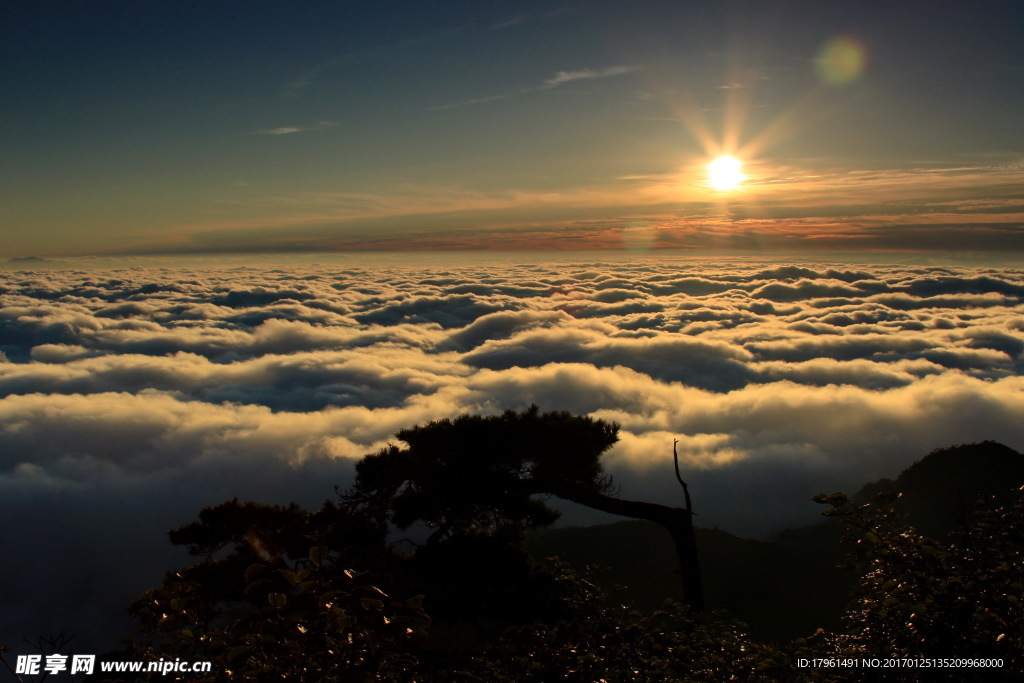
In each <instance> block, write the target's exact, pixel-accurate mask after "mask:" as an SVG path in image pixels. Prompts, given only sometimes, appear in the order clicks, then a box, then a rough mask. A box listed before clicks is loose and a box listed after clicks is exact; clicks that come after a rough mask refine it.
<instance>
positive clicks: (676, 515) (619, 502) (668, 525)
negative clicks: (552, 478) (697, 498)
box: [551, 485, 704, 612]
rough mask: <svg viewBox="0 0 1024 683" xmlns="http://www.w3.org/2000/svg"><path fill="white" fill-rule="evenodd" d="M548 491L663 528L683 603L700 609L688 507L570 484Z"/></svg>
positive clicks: (701, 594)
mask: <svg viewBox="0 0 1024 683" xmlns="http://www.w3.org/2000/svg"><path fill="white" fill-rule="evenodd" d="M551 493H553V494H554V495H556V496H558V497H559V498H562V499H564V500H570V501H572V502H574V503H579V504H580V505H585V506H587V507H589V508H593V509H595V510H601V511H602V512H608V513H611V514H613V515H619V516H622V517H632V518H633V519H645V520H647V521H649V522H654V523H655V524H660V525H661V526H662V527H664V528H665V530H666V531H668V533H669V535H670V536H671V537H672V543H673V544H674V545H675V549H676V558H677V559H678V561H679V574H680V577H681V578H682V586H683V602H684V603H686V604H687V605H689V606H690V609H692V610H693V611H694V612H703V611H704V582H703V580H702V578H701V571H700V558H699V557H698V555H697V539H696V536H695V534H694V530H693V514H692V513H691V512H690V511H689V510H686V509H684V508H676V507H669V506H667V505H660V504H658V503H647V502H643V501H637V500H623V499H621V498H613V497H611V496H606V495H604V494H601V493H596V492H594V491H590V490H586V489H585V488H583V487H577V486H572V485H566V486H561V487H558V490H554V491H551Z"/></svg>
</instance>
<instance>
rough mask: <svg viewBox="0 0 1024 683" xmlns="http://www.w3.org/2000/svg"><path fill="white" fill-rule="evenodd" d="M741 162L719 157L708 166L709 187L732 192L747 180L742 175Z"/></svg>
mask: <svg viewBox="0 0 1024 683" xmlns="http://www.w3.org/2000/svg"><path fill="white" fill-rule="evenodd" d="M741 165H742V164H740V162H739V161H737V160H736V159H733V158H732V157H728V156H726V157H718V158H717V159H715V160H714V161H712V162H711V163H710V164H708V185H710V186H711V188H712V189H715V190H731V189H733V188H734V187H736V186H737V185H739V184H740V183H741V182H743V179H744V178H746V176H744V175H743V174H742V173H740V166H741Z"/></svg>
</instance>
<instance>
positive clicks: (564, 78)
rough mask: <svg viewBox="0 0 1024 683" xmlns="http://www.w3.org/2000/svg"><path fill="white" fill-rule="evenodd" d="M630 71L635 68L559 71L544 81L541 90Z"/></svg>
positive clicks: (611, 67) (614, 67) (618, 67)
mask: <svg viewBox="0 0 1024 683" xmlns="http://www.w3.org/2000/svg"><path fill="white" fill-rule="evenodd" d="M630 71H636V67H630V66H610V67H608V68H607V69H600V70H596V71H595V70H594V69H580V70H578V71H559V72H558V73H556V74H555V75H554V76H552V77H551V78H549V79H547V80H546V81H544V85H542V86H541V88H542V89H545V90H547V89H550V88H557V87H558V86H560V85H564V84H566V83H572V82H573V81H589V80H594V79H597V78H610V77H612V76H621V75H622V74H626V73H629V72H630Z"/></svg>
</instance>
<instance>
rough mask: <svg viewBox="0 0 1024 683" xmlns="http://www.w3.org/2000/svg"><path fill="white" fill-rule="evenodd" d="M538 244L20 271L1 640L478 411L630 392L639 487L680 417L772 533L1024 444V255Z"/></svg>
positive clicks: (599, 401)
mask: <svg viewBox="0 0 1024 683" xmlns="http://www.w3.org/2000/svg"><path fill="white" fill-rule="evenodd" d="M531 258H532V259H534V260H531V261H529V262H522V263H519V264H518V265H514V264H497V263H492V264H488V263H474V262H473V260H472V259H464V260H462V261H454V262H445V263H444V264H433V265H428V264H427V263H426V262H425V261H422V260H421V261H419V262H416V261H410V262H403V261H401V260H400V259H390V260H385V259H381V260H379V262H369V261H367V260H366V258H365V257H360V260H345V259H343V258H341V257H338V258H335V259H334V260H332V261H325V262H324V263H321V264H319V265H314V264H310V263H308V262H306V263H302V262H298V261H296V262H295V263H289V264H279V265H276V266H273V267H266V266H260V267H256V266H252V267H233V268H226V267H224V268H214V267H202V266H185V265H182V266H179V267H173V268H168V267H155V266H146V264H145V262H141V263H142V265H141V266H138V265H136V266H134V267H130V268H123V269H113V270H105V271H99V270H90V269H84V268H68V269H65V270H48V271H42V270H40V271H34V272H33V271H22V272H6V273H0V297H2V302H3V305H2V308H0V397H2V398H0V492H2V494H0V512H2V514H3V515H4V518H5V519H8V520H11V523H10V524H9V525H8V530H7V534H6V539H5V541H6V543H7V544H8V547H9V548H12V549H15V550H13V551H12V552H11V553H9V554H8V559H6V560H5V561H4V562H3V563H0V580H4V581H6V583H5V585H8V586H17V587H19V590H16V591H7V592H6V593H8V595H5V596H4V598H3V601H4V605H3V613H4V614H5V622H6V624H8V625H9V626H7V628H8V630H7V631H4V632H2V633H0V642H13V641H12V638H14V637H20V635H37V634H38V633H45V632H47V630H49V631H56V630H59V629H61V628H64V629H68V630H74V631H79V632H80V633H83V634H84V633H87V632H94V633H103V632H105V630H106V632H110V631H111V630H116V628H122V627H123V628H127V624H124V623H123V622H119V621H118V619H120V618H121V616H120V613H119V612H118V610H119V609H120V608H121V607H122V606H123V605H125V604H127V600H128V599H129V598H130V597H132V596H133V595H134V594H137V593H139V592H141V591H142V590H144V589H145V588H146V587H148V586H149V585H152V584H154V583H156V582H157V581H159V579H160V576H161V573H162V571H163V570H165V569H167V568H168V567H169V566H170V565H172V564H174V563H180V562H182V561H183V558H182V557H181V556H180V554H176V552H177V551H175V550H174V549H172V548H170V547H169V546H168V544H167V542H166V537H165V536H164V531H165V530H166V529H167V528H169V527H173V526H177V525H180V524H182V523H185V522H187V521H189V520H191V519H192V518H194V516H195V515H196V513H197V512H198V510H199V508H200V507H202V506H203V505H208V504H214V503H217V502H219V501H221V500H224V499H227V498H230V497H233V496H239V497H241V498H253V499H257V500H261V501H265V502H287V501H289V500H293V499H294V500H297V501H299V502H301V503H303V504H306V505H315V504H317V503H318V502H319V501H320V500H322V499H324V498H327V497H330V496H331V495H333V490H332V487H333V486H334V485H335V484H340V485H342V486H344V485H347V484H348V483H349V482H350V480H351V476H352V474H351V473H352V463H353V462H354V460H356V459H357V458H359V457H360V456H361V455H363V454H366V453H369V452H372V451H373V450H375V449H377V448H379V447H380V446H381V445H382V444H384V443H386V441H387V440H388V439H389V438H391V437H392V435H393V434H394V433H395V432H396V431H398V430H399V429H402V428H404V427H409V426H412V425H415V424H419V423H422V422H425V421H428V420H431V419H435V418H439V417H444V416H452V415H455V414H458V413H461V412H467V411H469V412H494V411H500V410H503V409H505V408H523V407H525V406H527V405H529V404H530V403H537V404H538V405H539V406H540V407H541V408H542V409H544V410H570V411H573V412H578V413H587V414H591V415H594V416H597V417H601V418H605V419H609V420H614V421H616V422H618V423H619V424H621V425H622V440H621V442H620V444H619V445H618V446H617V447H616V448H615V449H614V450H613V451H612V452H611V453H610V454H609V456H608V460H607V464H608V467H609V469H610V470H611V471H612V473H613V474H614V475H615V477H616V480H617V481H618V482H619V483H620V485H621V486H622V493H623V495H626V496H630V497H636V498H646V499H652V500H660V501H663V502H671V501H673V500H674V497H675V496H676V493H677V491H676V490H675V484H674V478H673V477H672V475H671V470H670V468H671V455H670V453H671V443H672V439H673V438H678V439H680V448H681V451H680V452H681V453H682V454H683V462H684V465H685V467H686V471H687V476H688V478H689V479H690V483H691V491H692V492H693V495H694V501H695V505H696V506H697V507H698V511H699V512H700V514H701V522H702V523H703V524H704V525H708V526H721V527H723V528H725V529H727V530H731V531H735V532H739V533H750V534H766V533H770V532H772V531H774V530H778V529H781V528H783V527H785V526H787V525H796V524H806V523H810V522H813V521H815V520H816V519H817V516H816V515H817V512H818V510H817V508H816V506H813V505H811V504H808V503H807V502H806V501H807V499H808V498H809V496H810V495H812V494H813V493H815V492H818V491H821V490H833V489H837V488H845V489H846V490H851V489H852V488H854V487H856V486H859V485H860V484H861V483H863V482H865V481H867V480H871V479H875V478H878V477H881V476H894V475H895V474H897V473H898V472H899V471H900V470H901V469H902V468H904V467H906V466H907V465H909V464H910V463H911V462H913V461H914V460H916V459H919V458H920V457H922V456H923V455H925V454H926V453H928V452H929V451H930V450H932V449H934V448H937V447H942V446H946V445H951V444H955V443H963V442H971V441H978V440H982V439H996V440H1000V441H1003V442H1004V443H1006V444H1007V445H1009V446H1011V447H1013V448H1016V449H1018V450H1020V449H1022V448H1024V440H1022V439H1024V437H1022V434H1021V432H1020V428H1019V422H1020V415H1022V414H1024V372H1022V369H1024V324H1022V323H1021V320H1022V319H1024V315H1022V314H1024V285H1021V284H1020V283H1021V282H1022V277H1021V276H1022V271H1020V270H1013V269H999V270H993V269H980V268H979V269H972V268H938V267H918V266H914V267H909V266H896V265H892V266H858V267H857V268H856V269H850V268H849V267H843V266H828V265H816V264H801V265H791V264H770V263H756V262H751V261H745V260H737V261H735V262H720V261H719V262H708V261H693V260H691V261H686V260H672V259H665V258H658V259H648V260H641V259H633V260H630V259H622V260H618V261H613V260H609V261H607V262H595V261H593V260H591V261H589V262H583V261H579V260H572V259H569V258H566V259H564V260H561V261H553V260H549V261H543V260H536V259H535V257H531ZM567 518H568V519H570V520H572V521H577V520H579V519H582V517H581V516H580V513H579V512H578V511H574V510H570V509H567ZM96 624H102V625H103V626H96ZM37 632H38V633H37Z"/></svg>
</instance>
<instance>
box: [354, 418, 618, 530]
mask: <svg viewBox="0 0 1024 683" xmlns="http://www.w3.org/2000/svg"><path fill="white" fill-rule="evenodd" d="M396 436H397V437H398V438H399V439H401V440H402V441H404V442H405V444H407V445H406V446H405V447H400V446H397V445H390V446H388V447H387V448H384V449H382V450H381V451H379V452H378V453H376V454H373V455H368V456H366V457H365V458H363V459H362V460H361V461H360V462H359V463H358V464H357V465H356V474H357V478H356V482H355V486H354V489H353V491H352V492H351V494H350V498H351V499H352V500H357V501H361V502H363V503H366V504H371V503H372V504H373V505H376V506H378V508H379V509H382V510H386V511H387V512H386V517H387V519H388V521H390V522H391V523H393V524H394V525H395V526H397V527H398V528H400V529H406V528H408V527H410V526H411V525H412V524H414V523H416V522H422V523H424V524H426V525H427V526H428V527H430V528H433V529H435V531H436V534H437V538H441V537H450V536H457V535H466V534H481V533H483V534H488V535H496V536H499V537H505V538H508V539H510V540H512V539H520V538H521V536H522V534H523V533H524V532H525V531H526V530H528V529H531V528H537V527H542V526H547V525H549V524H551V523H552V522H554V521H555V520H556V519H557V516H558V513H557V511H555V510H554V509H552V508H551V507H550V506H548V505H547V504H546V503H545V502H544V501H543V500H540V499H538V498H537V496H538V495H543V494H552V493H555V492H557V491H558V490H560V489H561V488H563V487H565V486H566V485H572V486H579V487H583V488H585V489H587V490H592V491H601V492H604V491H607V490H609V489H610V488H611V486H612V483H611V478H610V477H608V476H607V475H606V474H604V472H603V469H602V466H601V462H600V457H601V455H602V454H603V453H604V452H605V451H607V450H608V449H609V448H610V447H611V446H612V445H613V444H614V443H615V442H616V441H617V440H618V426H617V425H614V424H609V423H606V422H603V421H600V420H594V419H592V418H589V417H582V416H575V415H571V414H569V413H565V412H550V413H540V412H539V410H538V408H537V407H536V406H532V407H530V408H529V409H527V410H525V411H522V412H516V411H512V410H509V411H506V412H504V413H503V414H501V415H493V416H479V415H462V416H460V417H457V418H455V419H453V420H449V419H445V420H437V421H434V422H430V423H428V424H425V425H421V426H418V427H414V428H412V429H406V430H403V431H400V432H398V434H397V435H396Z"/></svg>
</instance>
